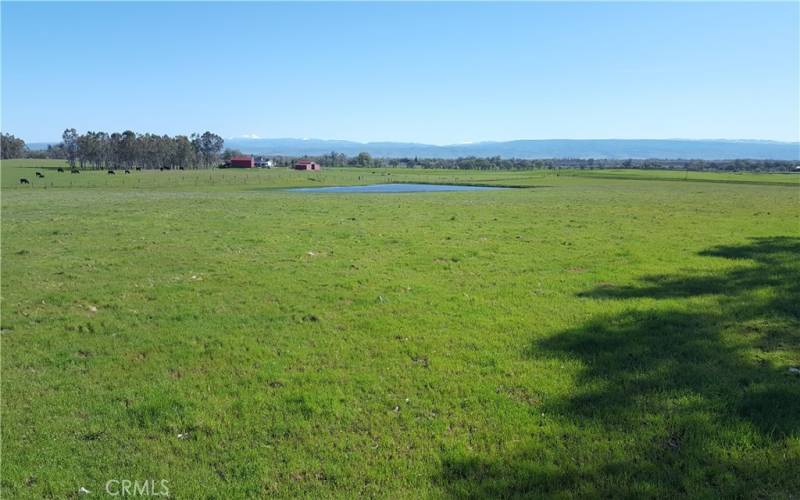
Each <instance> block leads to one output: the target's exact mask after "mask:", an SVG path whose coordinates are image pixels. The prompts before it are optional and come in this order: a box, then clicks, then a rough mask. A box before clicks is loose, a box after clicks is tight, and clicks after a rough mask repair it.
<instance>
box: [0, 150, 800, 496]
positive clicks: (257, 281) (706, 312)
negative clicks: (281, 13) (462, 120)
mask: <svg viewBox="0 0 800 500" xmlns="http://www.w3.org/2000/svg"><path fill="white" fill-rule="evenodd" d="M58 165H60V164H58ZM41 166H44V167H47V168H44V169H41V168H40V171H42V172H43V173H44V174H45V178H44V179H35V178H34V175H33V172H34V167H41ZM56 166H57V164H56V163H53V162H42V161H33V162H29V161H7V162H3V164H2V166H0V171H2V188H3V189H2V245H1V250H2V276H1V277H2V334H1V335H0V340H1V342H2V344H1V346H2V358H1V360H2V496H3V497H4V498H16V497H30V498H41V497H56V498H63V497H70V496H77V495H78V490H79V489H80V488H81V487H85V488H87V489H88V490H90V491H92V492H93V494H95V495H97V496H100V495H101V494H105V491H104V490H105V484H106V482H107V481H108V480H110V479H117V480H121V479H128V480H139V481H143V480H146V479H154V480H155V481H156V482H158V481H160V480H161V479H166V480H168V481H169V490H170V494H171V496H175V497H178V498H200V497H209V498H212V497H213V498H240V497H256V496H262V495H274V496H283V497H288V496H308V497H347V498H349V497H353V496H356V495H364V496H376V497H486V496H516V495H520V496H522V495H528V496H550V495H552V496H564V497H597V496H613V497H692V498H696V497H718V496H726V497H775V498H794V497H797V496H798V495H800V465H798V464H800V375H798V374H795V373H792V372H791V371H790V370H789V369H790V368H792V367H799V366H800V259H798V256H799V255H800V183H798V180H800V176H793V175H769V174H714V173H694V172H690V173H689V174H688V175H686V174H685V173H683V172H675V173H670V172H646V171H644V172H643V171H635V172H633V171H591V172H579V171H562V172H560V173H559V174H558V175H556V173H555V172H553V171H527V172H500V173H498V172H474V171H433V170H432V171H419V170H400V169H396V170H381V169H375V170H355V169H328V170H325V171H323V172H320V173H315V174H312V173H306V172H293V171H288V170H285V169H275V170H270V171H258V172H244V171H232V170H225V171H220V170H216V171H213V172H208V171H185V172H134V173H133V174H131V175H122V174H119V175H116V176H109V175H106V174H105V173H99V172H94V173H90V172H84V173H81V174H78V175H73V174H69V173H66V174H59V173H56V172H55V167H56ZM20 177H26V178H28V179H30V180H31V183H32V185H31V186H27V185H26V186H22V185H19V184H18V183H17V181H18V179H19V178H20ZM407 181H408V182H410V181H417V182H459V183H479V184H495V185H516V186H526V187H527V189H509V190H497V191H480V192H454V193H414V194H305V193H291V192H286V191H284V190H282V189H279V188H284V187H288V186H317V185H338V184H358V183H364V184H366V183H375V182H407Z"/></svg>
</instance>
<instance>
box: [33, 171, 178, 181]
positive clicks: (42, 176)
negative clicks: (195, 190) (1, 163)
mask: <svg viewBox="0 0 800 500" xmlns="http://www.w3.org/2000/svg"><path fill="white" fill-rule="evenodd" d="M178 169H179V170H183V167H178ZM134 170H136V171H137V172H139V171H141V170H142V167H136V168H135V169H134ZM159 170H160V171H164V170H172V169H171V168H170V167H161V168H159ZM56 171H57V172H59V173H62V174H63V173H64V172H65V170H64V169H63V168H61V167H59V168H57V169H56ZM107 172H108V175H117V172H116V171H115V170H113V169H109V170H107ZM123 172H124V173H125V174H126V175H128V174H130V173H131V171H130V169H127V168H126V169H124V170H123ZM69 173H71V174H79V173H81V171H80V170H78V169H77V168H70V169H69ZM35 174H36V178H37V179H44V174H43V173H41V172H39V171H37V172H35ZM19 183H20V184H30V183H31V181H29V180H28V179H26V178H25V177H22V178H20V180H19Z"/></svg>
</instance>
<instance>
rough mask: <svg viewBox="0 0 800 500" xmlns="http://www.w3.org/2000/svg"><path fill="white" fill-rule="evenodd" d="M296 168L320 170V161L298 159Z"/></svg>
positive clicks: (295, 164)
mask: <svg viewBox="0 0 800 500" xmlns="http://www.w3.org/2000/svg"><path fill="white" fill-rule="evenodd" d="M294 169H295V170H319V163H316V162H313V161H311V160H297V161H296V162H295V163H294Z"/></svg>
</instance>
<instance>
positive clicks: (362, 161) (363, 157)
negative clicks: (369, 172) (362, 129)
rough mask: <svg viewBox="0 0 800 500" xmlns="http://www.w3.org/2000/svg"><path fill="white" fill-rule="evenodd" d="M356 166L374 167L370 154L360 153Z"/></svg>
mask: <svg viewBox="0 0 800 500" xmlns="http://www.w3.org/2000/svg"><path fill="white" fill-rule="evenodd" d="M356 165H358V166H360V167H368V166H370V165H372V156H370V155H369V153H358V156H356Z"/></svg>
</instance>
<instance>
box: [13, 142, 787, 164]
mask: <svg viewBox="0 0 800 500" xmlns="http://www.w3.org/2000/svg"><path fill="white" fill-rule="evenodd" d="M48 144H57V143H47V142H40V143H31V144H28V147H29V148H30V149H31V150H38V149H47V146H48ZM225 147H227V148H234V149H239V150H241V151H242V152H244V153H250V154H262V155H286V156H303V155H309V156H319V155H324V154H329V153H330V152H331V151H336V152H337V153H344V154H346V155H348V156H355V155H357V154H358V153H361V152H363V151H365V152H367V153H369V154H371V155H372V156H377V157H384V158H402V157H405V158H408V157H411V158H413V157H415V156H418V157H420V158H458V157H463V156H477V157H488V156H500V157H502V158H525V159H537V158H597V159H600V158H607V159H627V158H631V159H647V158H660V159H695V160H734V159H737V158H740V159H751V160H788V161H800V142H778V141H754V140H722V139H715V140H687V139H547V140H518V141H505V142H476V143H471V144H451V145H447V146H435V145H432V144H421V143H415V142H354V141H338V140H325V139H244V138H235V139H226V140H225Z"/></svg>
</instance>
